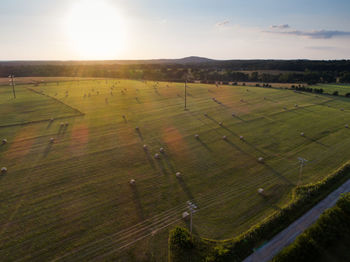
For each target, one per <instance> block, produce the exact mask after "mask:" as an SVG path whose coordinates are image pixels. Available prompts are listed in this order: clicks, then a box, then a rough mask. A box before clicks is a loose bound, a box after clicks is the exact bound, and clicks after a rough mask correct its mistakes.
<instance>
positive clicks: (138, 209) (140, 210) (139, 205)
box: [131, 185, 145, 221]
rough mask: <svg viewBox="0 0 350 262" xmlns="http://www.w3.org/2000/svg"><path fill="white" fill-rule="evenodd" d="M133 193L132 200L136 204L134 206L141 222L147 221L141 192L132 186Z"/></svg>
mask: <svg viewBox="0 0 350 262" xmlns="http://www.w3.org/2000/svg"><path fill="white" fill-rule="evenodd" d="M131 191H132V200H133V202H134V206H135V208H136V213H137V216H138V218H139V220H141V221H142V220H144V219H145V213H144V210H143V207H142V203H141V197H140V193H139V190H138V188H137V186H136V185H133V186H131Z"/></svg>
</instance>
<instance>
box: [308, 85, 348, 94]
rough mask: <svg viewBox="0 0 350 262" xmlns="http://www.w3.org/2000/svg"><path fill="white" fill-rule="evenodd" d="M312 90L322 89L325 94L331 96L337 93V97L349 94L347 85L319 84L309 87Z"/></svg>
mask: <svg viewBox="0 0 350 262" xmlns="http://www.w3.org/2000/svg"><path fill="white" fill-rule="evenodd" d="M311 87H312V88H322V89H323V90H324V92H325V93H328V94H333V92H334V91H338V92H339V95H342V96H344V95H345V94H347V93H350V85H349V84H319V85H314V86H311Z"/></svg>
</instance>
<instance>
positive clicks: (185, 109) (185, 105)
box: [185, 79, 187, 110]
mask: <svg viewBox="0 0 350 262" xmlns="http://www.w3.org/2000/svg"><path fill="white" fill-rule="evenodd" d="M185 110H187V79H186V81H185Z"/></svg>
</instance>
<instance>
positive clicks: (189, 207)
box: [186, 201, 197, 237]
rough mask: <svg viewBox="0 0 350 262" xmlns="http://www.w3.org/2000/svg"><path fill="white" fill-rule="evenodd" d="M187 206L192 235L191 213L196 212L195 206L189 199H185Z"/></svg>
mask: <svg viewBox="0 0 350 262" xmlns="http://www.w3.org/2000/svg"><path fill="white" fill-rule="evenodd" d="M186 203H187V208H188V210H189V211H190V233H191V237H192V214H193V213H195V212H196V209H197V206H196V205H195V204H193V203H192V202H191V201H187V202H186Z"/></svg>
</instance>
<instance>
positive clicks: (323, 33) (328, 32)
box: [264, 30, 350, 39]
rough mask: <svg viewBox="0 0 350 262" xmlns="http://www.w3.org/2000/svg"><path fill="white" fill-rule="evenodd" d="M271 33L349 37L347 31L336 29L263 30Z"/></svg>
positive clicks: (319, 37) (327, 37)
mask: <svg viewBox="0 0 350 262" xmlns="http://www.w3.org/2000/svg"><path fill="white" fill-rule="evenodd" d="M264 32H267V33H272V34H280V35H294V36H305V37H308V38H312V39H330V38H335V37H350V32H349V31H338V30H314V31H302V30H289V31H264Z"/></svg>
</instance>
